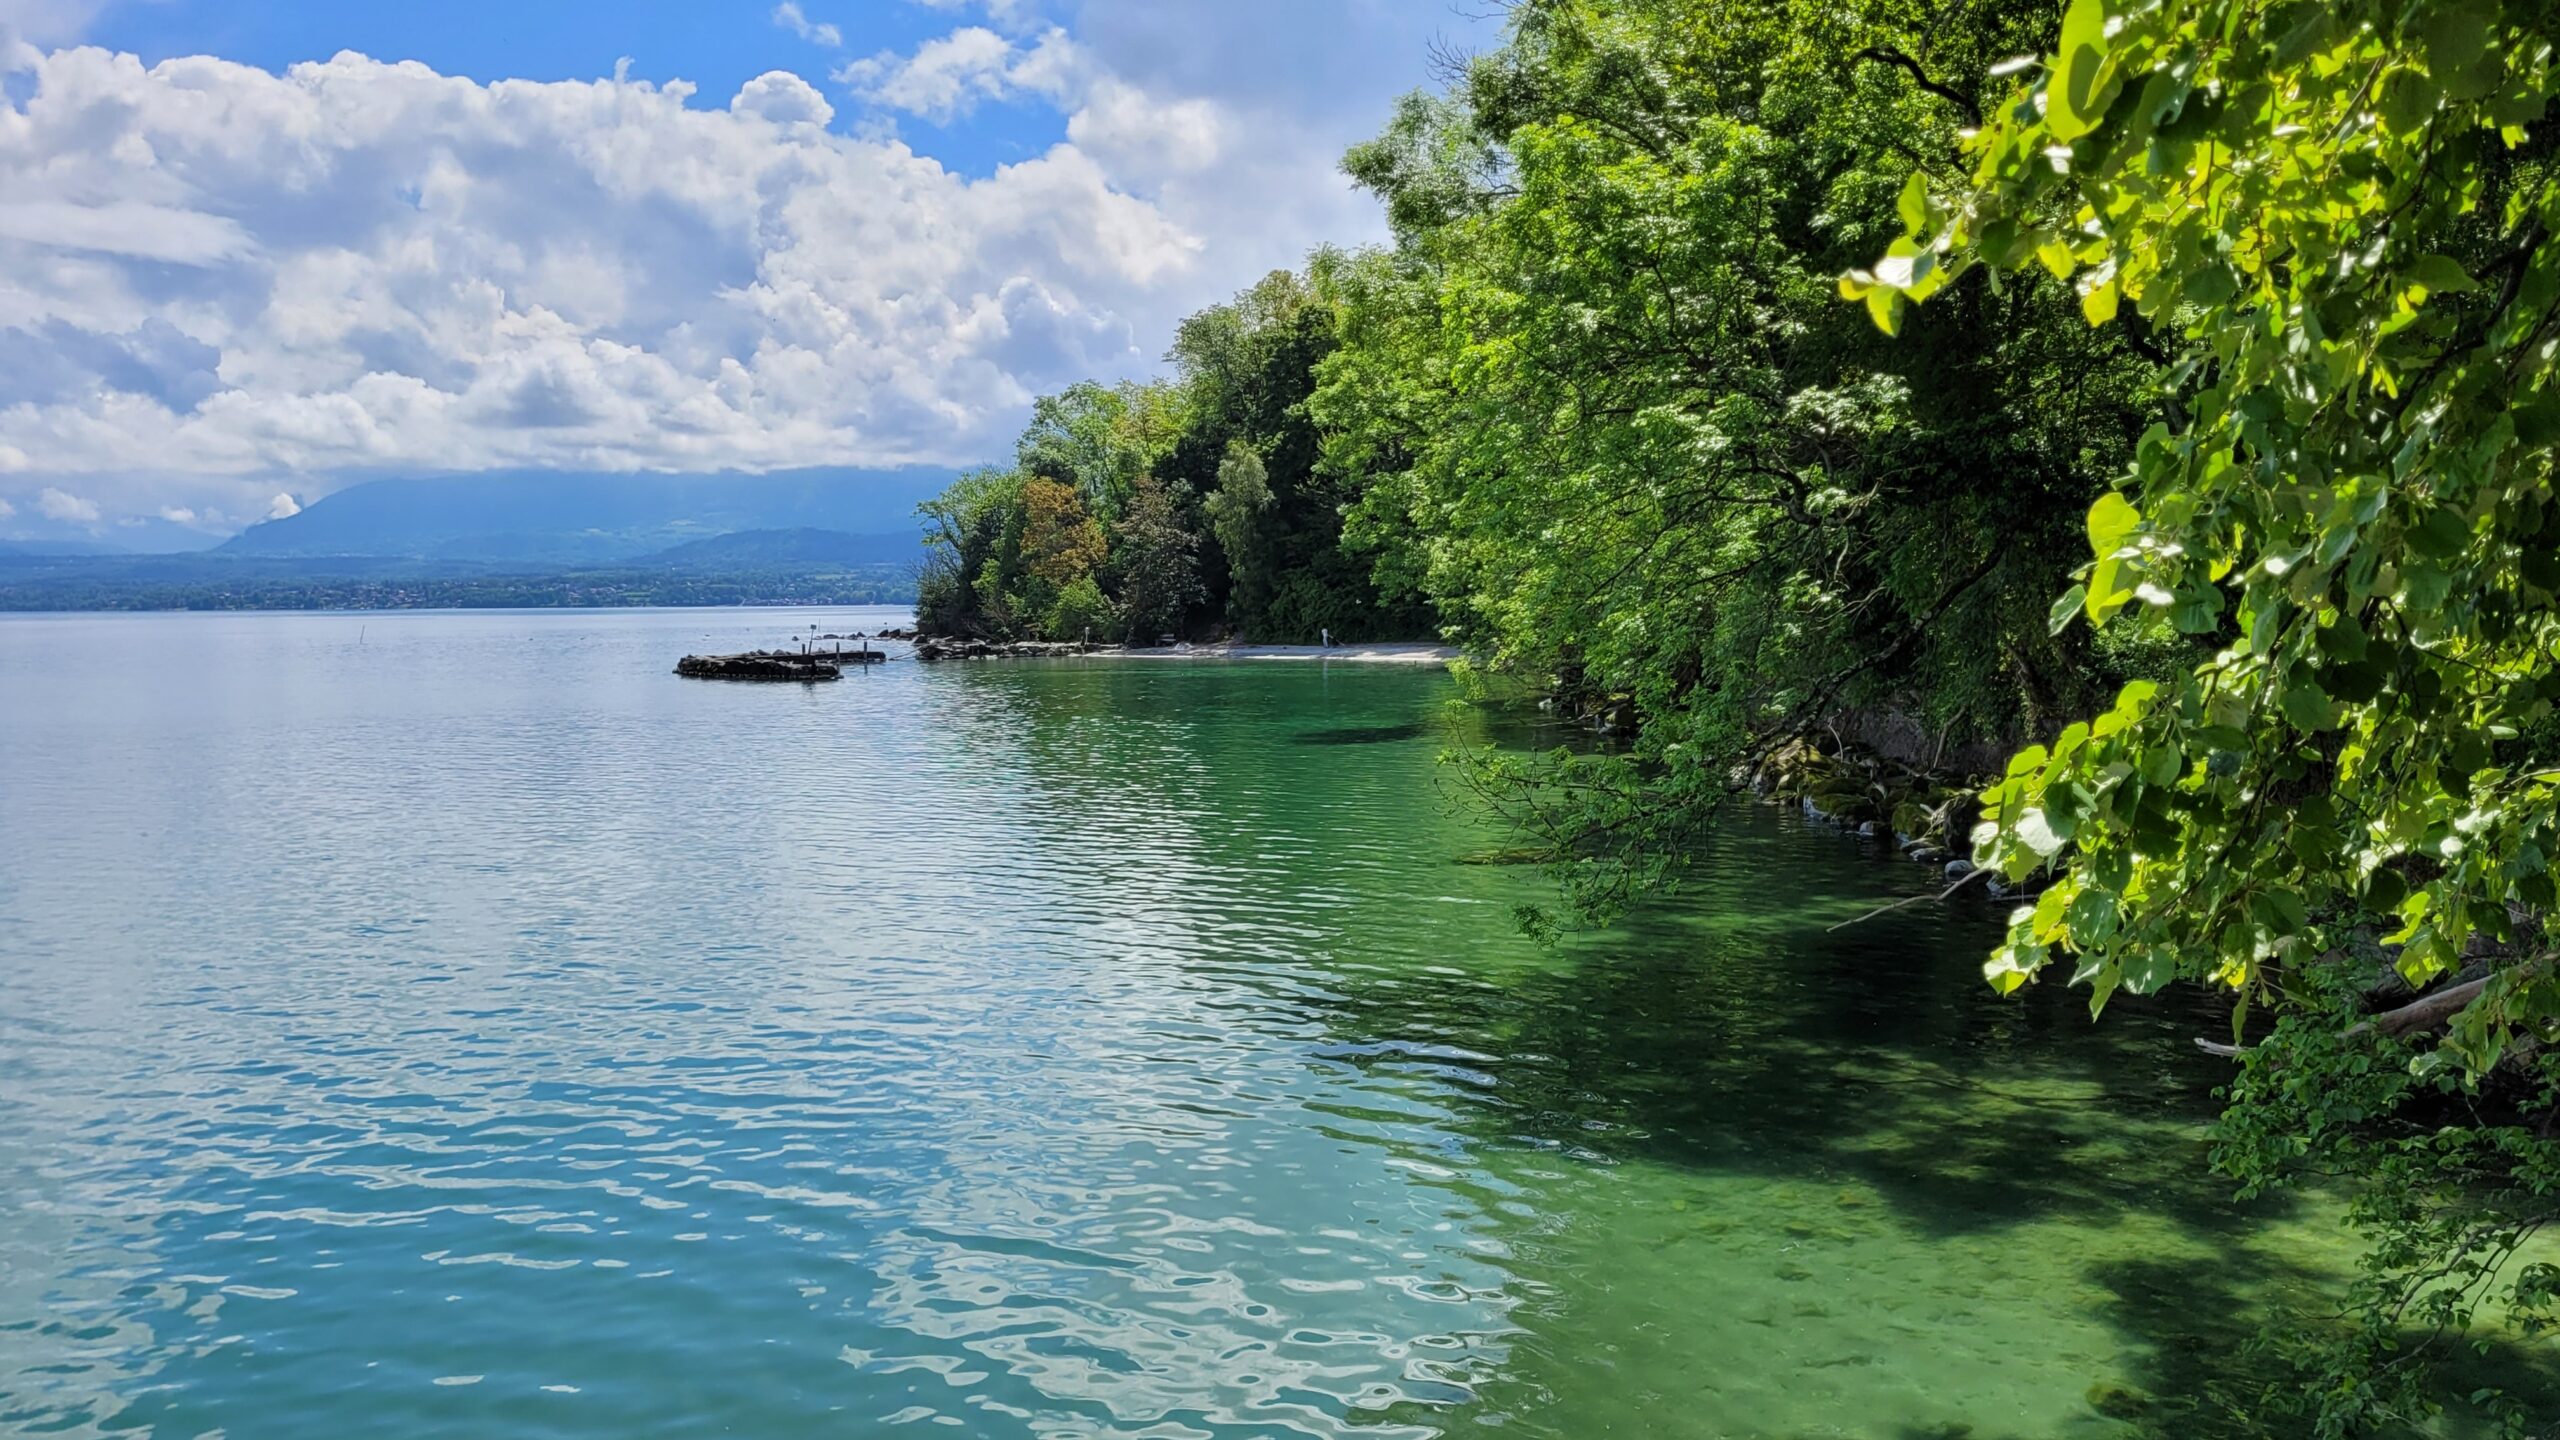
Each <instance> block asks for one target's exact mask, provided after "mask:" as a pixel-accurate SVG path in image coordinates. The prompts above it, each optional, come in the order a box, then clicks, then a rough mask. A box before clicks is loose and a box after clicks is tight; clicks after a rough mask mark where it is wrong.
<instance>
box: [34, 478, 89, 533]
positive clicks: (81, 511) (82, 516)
mask: <svg viewBox="0 0 2560 1440" xmlns="http://www.w3.org/2000/svg"><path fill="white" fill-rule="evenodd" d="M36 513H38V514H40V515H42V516H44V518H46V519H47V520H59V521H61V522H62V523H64V524H66V525H95V524H97V523H98V502H96V501H95V500H84V499H82V498H81V497H79V496H77V495H73V494H69V493H67V492H64V491H61V490H56V489H54V488H53V487H52V486H50V485H48V486H46V487H45V488H44V489H43V490H42V491H40V492H38V493H37V495H36Z"/></svg>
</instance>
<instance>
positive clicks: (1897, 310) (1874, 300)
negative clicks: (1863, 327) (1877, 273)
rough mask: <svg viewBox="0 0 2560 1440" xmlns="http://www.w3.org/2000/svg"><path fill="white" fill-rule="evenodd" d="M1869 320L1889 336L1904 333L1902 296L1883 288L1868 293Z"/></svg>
mask: <svg viewBox="0 0 2560 1440" xmlns="http://www.w3.org/2000/svg"><path fill="white" fill-rule="evenodd" d="M1867 318H1868V319H1870V320H1873V321H1875V322H1876V328H1877V329H1879V330H1881V331H1883V332H1884V333H1886V334H1887V335H1900V334H1901V333H1902V296H1901V295H1900V294H1898V293H1896V292H1894V291H1892V290H1887V289H1884V288H1882V287H1881V286H1880V287H1878V288H1876V289H1873V290H1870V291H1868V292H1867Z"/></svg>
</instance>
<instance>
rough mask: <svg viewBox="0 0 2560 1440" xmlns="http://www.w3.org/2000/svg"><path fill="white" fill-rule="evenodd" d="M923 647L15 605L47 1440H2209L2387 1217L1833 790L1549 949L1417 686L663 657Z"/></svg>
mask: <svg viewBox="0 0 2560 1440" xmlns="http://www.w3.org/2000/svg"><path fill="white" fill-rule="evenodd" d="M888 618H890V617H889V612H854V611H830V612H797V611H751V612H742V611H641V612H566V613H554V612H546V613H512V612H510V613H462V614H453V613H401V614H375V615H334V614H333V615H292V614H287V615H185V616H158V615H154V616H34V617H11V618H6V619H0V1430H16V1431H23V1432H26V1433H49V1434H71V1435H87V1434H105V1433H110V1432H133V1431H146V1432H150V1433H155V1434H163V1435H170V1436H196V1435H204V1434H208V1433H217V1432H218V1433H222V1434H227V1435H231V1436H239V1437H248V1436H256V1437H315V1440H318V1437H330V1440H335V1437H341V1436H347V1435H353V1434H363V1435H369V1436H395V1437H411V1436H498V1435H505V1436H535V1437H540V1436H572V1435H575V1436H622V1435H633V1434H641V1433H647V1434H651V1435H659V1436H710V1435H743V1436H801V1435H813V1434H839V1435H873V1434H891V1433H901V1432H903V1431H905V1430H906V1429H907V1428H908V1427H913V1433H917V1434H928V1433H934V1427H942V1428H944V1429H947V1430H950V1431H954V1432H956V1433H959V1434H963V1435H970V1436H992V1437H1017V1436H1019V1437H1068V1436H1114V1437H1120V1436H1128V1437H1139V1436H1144V1437H1248V1436H1252V1437H1262V1436H1268V1437H1300V1436H1333V1435H1359V1436H1365V1437H1378V1440H1407V1437H1410V1440H1421V1437H1429V1436H1461V1435H1466V1436H1472V1435H1491V1434H1497V1433H1498V1434H1502V1435H1511V1436H1551V1437H1558V1440H1588V1437H1596V1436H1611V1435H1624V1436H1647V1437H1711V1436H1720V1437H1742V1436H1771V1437H1805V1436H1857V1437H1874V1440H1923V1437H1954V1436H1960V1435H1970V1436H1974V1437H1977V1440H1995V1437H2053V1436H2084V1435H2085V1436H2119V1435H2132V1434H2154V1433H2156V1434H2161V1435H2170V1434H2175V1435H2182V1436H2191V1435H2209V1434H2216V1433H2223V1432H2222V1431H2220V1430H2218V1429H2217V1428H2216V1424H2217V1422H2216V1419H2215V1416H2216V1411H2215V1408H2214V1404H2213V1399H2214V1396H2215V1394H2216V1387H2219V1386H2225V1385H2229V1384H2233V1383H2236V1382H2237V1381H2238V1380H2239V1379H2240V1378H2241V1377H2240V1375H2239V1372H2238V1371H2237V1370H2236V1369H2235V1368H2234V1366H2235V1365H2236V1363H2237V1362H2236V1361H2235V1360H2234V1358H2233V1352H2234V1349H2235V1347H2236V1345H2237V1343H2238V1340H2239V1339H2240V1337H2242V1336H2243V1335H2245V1334H2246V1333H2247V1326H2248V1319H2249V1315H2250V1313H2251V1311H2252V1310H2253V1308H2254V1307H2255V1306H2257V1305H2259V1304H2261V1303H2263V1302H2265V1301H2267V1300H2268V1299H2270V1298H2273V1297H2279V1296H2285V1295H2289V1294H2292V1293H2294V1292H2297V1291H2298V1290H2300V1288H2301V1287H2303V1286H2304V1285H2306V1284H2309V1283H2311V1282H2314V1281H2317V1280H2320V1279H2323V1278H2326V1277H2329V1276H2332V1275H2334V1274H2335V1273H2336V1272H2337V1271H2338V1270H2339V1269H2340V1267H2342V1266H2343V1265H2345V1264H2346V1263H2347V1261H2348V1259H2349V1257H2350V1256H2351V1254H2352V1251H2351V1249H2350V1248H2349V1247H2348V1246H2347V1244H2346V1242H2345V1241H2344V1240H2343V1238H2342V1237H2341V1236H2340V1235H2339V1233H2338V1231H2337V1226H2336V1223H2335V1220H2334V1218H2333V1216H2331V1215H2330V1214H2329V1213H2328V1212H2327V1211H2325V1210H2322V1209H2319V1208H2316V1207H2310V1206H2306V1205H2304V1204H2302V1203H2300V1202H2295V1203H2291V1204H2277V1205H2260V1206H2258V1207H2255V1208H2254V1209H2251V1210H2248V1211H2245V1212H2244V1211H2242V1210H2239V1209H2237V1208H2234V1207H2232V1206H2230V1205H2227V1204H2225V1203H2223V1198H2222V1197H2223V1188H2222V1187H2221V1186H2219V1185H2217V1184H2216V1183H2215V1182H2213V1181H2212V1180H2210V1179H2209V1178H2208V1177H2207V1175H2206V1174H2205V1169H2204V1164H2205V1162H2204V1148H2203V1141H2202V1138H2201V1137H2202V1127H2203V1125H2204V1122H2205V1121H2206V1120H2207V1119H2208V1118H2209V1116H2210V1113H2211V1109H2212V1105H2211V1101H2210V1098H2209V1094H2208V1092H2209V1089H2210V1087H2211V1086H2212V1085H2213V1084H2214V1083H2215V1082H2216V1080H2217V1078H2218V1077H2219V1076H2220V1075H2222V1074H2223V1073H2225V1071H2223V1070H2222V1069H2220V1068H2218V1067H2217V1062H2214V1061H2211V1060H2209V1059H2207V1058H2205V1057H2202V1056H2200V1055H2198V1054H2197V1053H2196V1052H2195V1051H2194V1050H2193V1048H2192V1046H2191V1045H2190V1044H2189V1037H2190V1036H2192V1035H2194V1034H2198V1033H2205V1032H2207V1031H2209V1030H2211V1029H2212V1028H2213V1027H2215V1026H2216V1025H2217V1024H2218V1023H2219V1019H2218V1017H2217V1016H2216V1015H2215V1014H2214V1013H2213V1012H2211V1011H2210V1010H2196V1009H2191V1008H2180V1007H2168V1006H2161V1005H2157V1004H2155V1005H2151V1006H2148V1007H2145V1006H2142V1005H2139V1004H2122V1003H2120V1004H2119V1006H2118V1008H2117V1009H2116V1010H2113V1011H2111V1012H2110V1014H2109V1016H2108V1019H2107V1023H2106V1024H2104V1025H2102V1026H2096V1027H2093V1026H2092V1025H2091V1024H2090V1023H2089V1020H2088V1016H2087V1013H2086V1008H2085V1000H2084V997H2082V996H2080V995H2078V994H2074V993H2070V992H2066V991H2064V990H2062V989H2061V988H2060V987H2046V988H2043V989H2040V990H2038V991H2036V992H2034V993H2032V994H2031V995H2029V996H2028V997H2026V998H2025V999H2024V1000H2022V1001H2003V1000H2000V999H1997V998H1995V997H1993V996H1992V995H1991V994H1990V993H1989V991H1988V990H1987V989H1986V988H1985V987H1984V986H1983V985H1982V984H1981V983H1980V979H1979V973H1978V972H1979V964H1980V959H1981V956H1982V953H1983V951H1984V949H1985V946H1986V945H1987V943H1988V941H1989V939H1990V938H1991V936H1992V934H1993V932H1994V928H1995V924H1996V920H1995V915H1994V912H1993V911H1992V910H1991V909H1990V908H1988V907H1986V906H1984V905H1981V904H1979V903H1976V904H1972V905H1963V904H1958V905H1950V906H1945V907H1940V906H1936V905H1922V906H1916V907H1913V908H1910V909H1907V910H1903V911H1900V912H1897V913H1895V914H1892V915H1889V916H1886V917H1883V918H1881V919H1878V920H1875V921H1872V922H1870V923H1867V924H1864V925H1861V926H1857V927H1853V928H1850V929H1847V930H1843V931H1837V932H1835V931H1833V930H1831V929H1829V928H1828V927H1830V926H1831V925H1833V924H1835V923H1836V922H1838V921H1840V920H1844V919H1847V918H1849V917H1851V916H1855V915H1857V914H1859V913H1860V912H1861V911H1864V910H1866V909H1868V908H1870V907H1872V906H1873V905H1875V904H1877V903H1879V902H1880V901H1883V900H1889V899H1893V898H1897V897H1900V896H1903V895H1908V894H1912V893H1915V892H1917V891H1919V890H1922V889H1925V888H1928V887H1929V885H1930V884H1931V882H1932V881H1933V879H1934V877H1933V876H1932V875H1930V874H1929V873H1928V872H1926V871H1924V870H1922V869H1921V868H1920V867H1916V866H1911V865H1907V864H1899V863H1892V862H1889V861H1888V860H1887V859H1885V858H1884V857H1883V856H1882V854H1881V852H1880V851H1878V850H1877V849H1876V848H1874V847H1872V846H1871V845H1867V844H1862V843H1861V842H1858V841H1855V840H1853V839H1850V838H1848V837H1845V836H1843V835H1841V834H1839V833H1837V832H1834V831H1829V830H1825V829H1821V828H1818V827H1814V826H1809V825H1806V824H1804V823H1803V822H1801V821H1799V820H1796V819H1794V818H1793V817H1789V816H1784V815H1780V814H1778V813H1777V812H1775V811H1772V810H1767V809H1760V808H1754V807H1747V806H1746V807H1741V808H1739V809H1738V810H1737V813H1736V815H1735V817H1734V819H1733V822H1732V824H1731V826H1730V828H1729V829H1728V830H1727V831H1726V832H1725V833H1724V834H1723V836H1722V837H1721V838H1720V839H1719V840H1718V842H1717V843H1716V845H1715V846H1714V848H1713V849H1712V851H1711V853H1710V854H1709V856H1708V857H1707V860H1706V863H1705V865H1704V867H1703V869H1702V871H1701V872H1700V873H1699V874H1698V876H1697V877H1696V878H1695V880H1694V881H1693V882H1692V883H1691V884H1690V886H1689V887H1688V888H1687V889H1686V891H1685V892H1684V893H1683V894H1682V895H1680V896H1679V897H1677V898H1676V899H1675V900H1673V901H1671V902H1667V903H1663V904H1659V905H1655V906H1652V907H1649V908H1647V909H1646V910H1644V911H1643V912H1642V913H1640V914H1638V915H1637V916H1635V917H1634V918H1633V919H1631V920H1630V921H1629V922H1628V923H1626V924H1625V925H1623V926H1621V927H1619V928H1617V929H1614V930H1612V931H1609V932H1607V933H1603V934H1599V935H1593V936H1582V937H1575V938H1572V939H1569V940H1567V941H1566V942H1564V943H1562V944H1559V945H1557V946H1554V947H1552V948H1541V947H1539V946H1538V945H1535V944H1533V943H1531V942H1529V941H1527V940H1524V939H1522V938H1521V937H1520V936H1519V934H1518V932H1517V927H1516V924H1515V921H1514V918H1513V907H1514V906H1515V905H1518V904H1521V903H1524V902H1530V901H1535V900H1538V899H1540V898H1543V897H1544V896H1545V895H1546V894H1547V893H1548V892H1547V890H1546V888H1545V885H1544V882H1543V880H1542V879H1541V877H1540V876H1539V875H1538V874H1537V873H1536V872H1535V871H1534V870H1526V869H1522V868H1519V867H1515V866H1506V865H1500V864H1487V863H1481V862H1482V861H1484V860H1486V859H1487V858H1488V857H1489V856H1492V855H1494V854H1496V853H1498V852H1499V851H1500V849H1501V848H1502V847H1503V846H1504V845H1505V844H1506V843H1507V840H1506V837H1505V836H1504V835H1503V834H1501V833H1500V832H1498V831H1496V830H1494V829H1492V828H1490V827H1489V826H1488V825H1487V823H1486V822H1485V821H1484V820H1483V819H1481V818H1480V817H1479V816H1477V815H1476V814H1475V812H1474V811H1472V810H1471V809H1470V808H1469V807H1468V805H1467V804H1466V803H1464V796H1463V793H1462V791H1460V790H1459V789H1458V788H1457V787H1455V786H1454V785H1452V784H1451V783H1450V782H1449V779H1448V777H1447V776H1446V775H1445V774H1443V773H1442V770H1441V768H1440V767H1439V766H1438V765H1437V764H1436V761H1435V757H1436V756H1437V754H1438V753H1439V751H1440V750H1441V749H1443V748H1444V747H1445V746H1446V745H1447V744H1448V743H1449V742H1450V740H1451V738H1452V735H1453V733H1455V734H1458V735H1462V736H1465V737H1467V738H1484V737H1487V736H1490V737H1492V738H1496V739H1500V740H1504V741H1506V742H1508V743H1536V744H1553V743H1556V742H1557V740H1558V739H1559V736H1558V735H1556V734H1555V733H1552V732H1540V731H1538V730H1537V729H1536V727H1535V725H1534V723H1533V721H1534V717H1533V716H1505V715H1496V716H1491V717H1488V716H1485V715H1483V714H1481V713H1477V714H1473V715H1460V716H1455V717H1453V715H1452V713H1451V709H1450V704H1449V702H1450V701H1451V699H1452V697H1453V696H1454V694H1455V689H1454V686H1453V684H1452V682H1451V681H1450V680H1449V679H1448V678H1447V677H1446V676H1445V675H1443V674H1441V673H1439V672H1438V671H1436V670H1433V669H1429V668H1420V669H1416V668H1408V667H1394V666H1347V665H1338V664H1335V665H1326V664H1313V663H1306V664H1290V663H1261V664H1253V663H1236V664H1213V663H1196V664H1195V663H1179V662H1149V661H1089V662H1062V663H994V664H987V663H981V664H963V665H949V666H943V667H939V668H934V667H925V666H919V665H915V664H911V663H898V664H892V665H888V666H883V667H878V668H877V669H876V670H874V671H871V672H867V673H852V674H848V675H847V676H846V678H845V679H844V680H843V681H842V682H841V683H838V684H834V685H827V686H816V687H801V686H787V685H786V686H770V687H767V686H744V685H722V684H718V683H706V682H699V681H688V680H681V679H678V678H676V677H675V676H673V675H672V674H670V673H669V670H670V667H671V666H672V665H673V663H674V661H675V660H676V658H677V657H678V656H679V655H681V654H683V653H685V652H686V651H688V650H735V649H741V648H746V647H747V646H749V645H752V644H756V643H760V642H766V641H771V640H776V639H779V638H780V637H781V636H783V635H785V634H789V633H805V632H806V631H807V629H808V627H809V626H810V625H811V624H812V623H815V624H816V625H818V626H819V627H820V628H821V629H822V630H849V629H852V628H855V627H861V628H875V627H876V626H878V625H879V624H881V623H884V621H886V620H887V619H888ZM1469 862H1478V863H1469ZM2145 1396H2147V1397H2150V1398H2149V1399H2148V1400H2147V1401H2146V1400H2145V1399H2144V1398H2143V1397H2145Z"/></svg>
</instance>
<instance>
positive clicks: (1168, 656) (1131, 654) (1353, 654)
mask: <svg viewBox="0 0 2560 1440" xmlns="http://www.w3.org/2000/svg"><path fill="white" fill-rule="evenodd" d="M1094 654H1095V655H1097V656H1104V657H1109V658H1112V659H1127V660H1344V661H1351V662H1355V663H1358V664H1362V665H1446V664H1448V663H1449V662H1450V661H1452V660H1455V659H1457V658H1458V649H1457V647H1456V646H1454V645H1432V644H1426V643H1421V642H1416V643H1412V644H1402V643H1398V644H1380V645H1334V646H1324V645H1158V646H1148V647H1146V648H1143V649H1140V648H1136V647H1130V648H1125V649H1119V650H1098V651H1095V652H1094Z"/></svg>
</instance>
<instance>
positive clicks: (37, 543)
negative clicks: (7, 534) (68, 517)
mask: <svg viewBox="0 0 2560 1440" xmlns="http://www.w3.org/2000/svg"><path fill="white" fill-rule="evenodd" d="M123 553H125V552H123V551H122V550H119V549H117V548H116V547H115V546H113V545H99V544H94V543H92V542H90V541H86V540H0V555H5V556H12V557H16V556H31V555H43V556H55V555H121V554H123Z"/></svg>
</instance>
